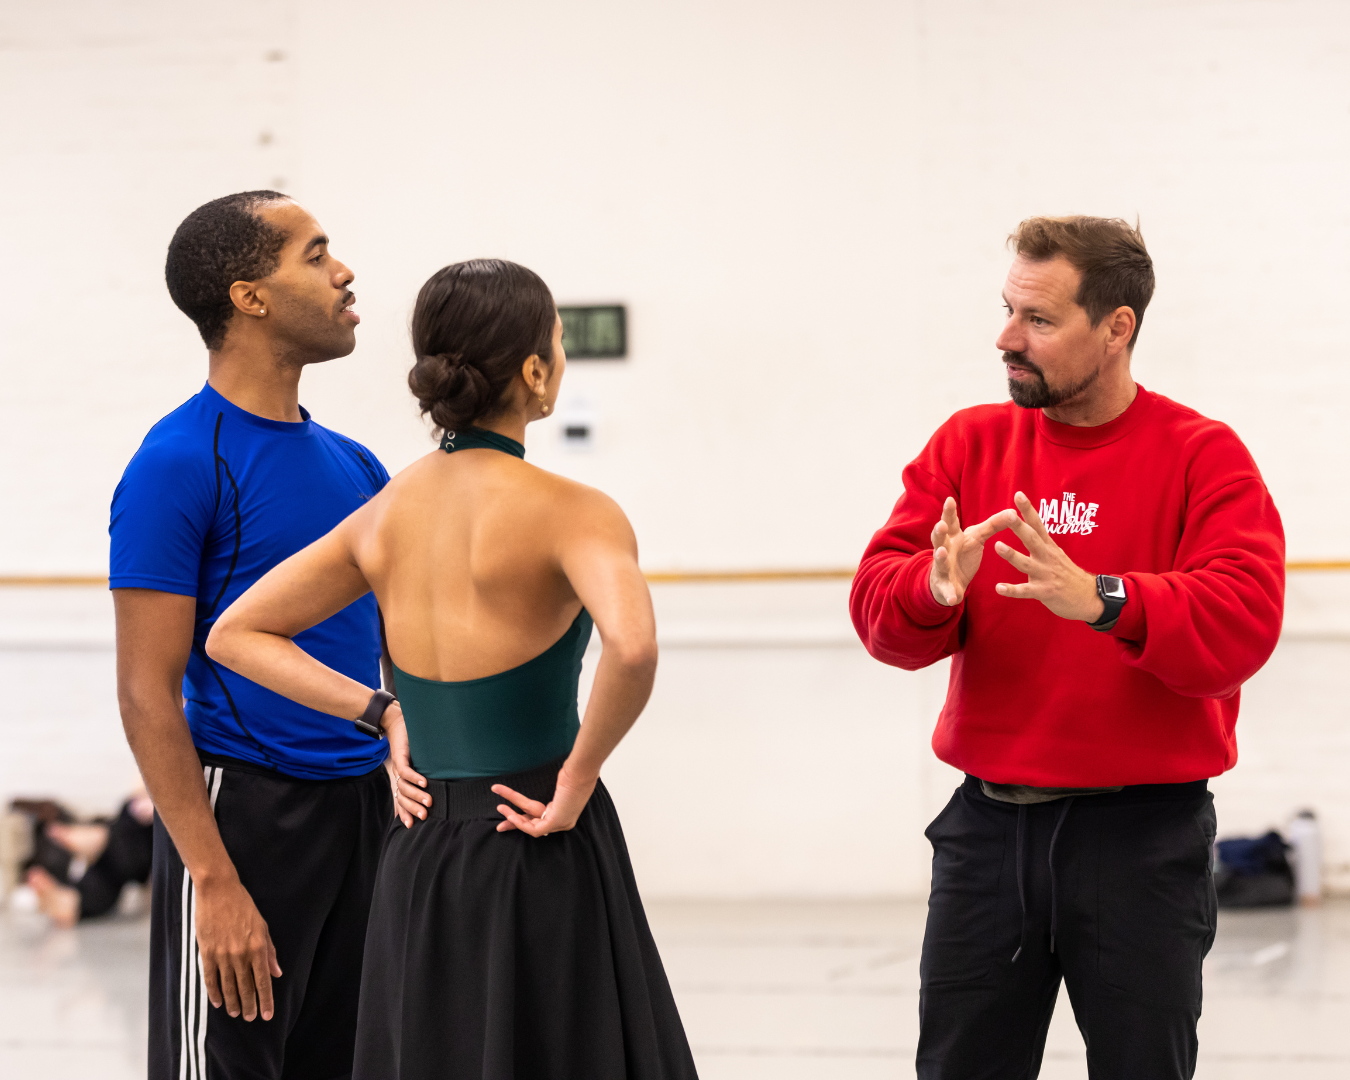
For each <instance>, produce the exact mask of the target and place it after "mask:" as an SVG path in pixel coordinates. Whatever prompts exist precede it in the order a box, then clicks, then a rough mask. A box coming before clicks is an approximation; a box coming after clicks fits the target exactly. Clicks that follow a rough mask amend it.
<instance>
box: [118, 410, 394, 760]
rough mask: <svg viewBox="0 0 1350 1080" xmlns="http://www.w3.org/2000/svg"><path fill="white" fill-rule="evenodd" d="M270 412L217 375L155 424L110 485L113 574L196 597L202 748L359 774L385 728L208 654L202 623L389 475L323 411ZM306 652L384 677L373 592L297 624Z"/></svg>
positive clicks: (196, 706) (380, 746)
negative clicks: (323, 708) (300, 700)
mask: <svg viewBox="0 0 1350 1080" xmlns="http://www.w3.org/2000/svg"><path fill="white" fill-rule="evenodd" d="M300 413H301V415H302V416H303V417H304V419H303V420H302V421H300V422H299V423H297V424H292V423H287V422H284V421H280V420H267V419H265V418H263V417H261V416H254V415H253V414H252V413H250V412H245V411H244V410H243V409H241V408H239V407H238V406H237V405H232V404H230V402H229V401H227V400H226V399H225V398H223V397H221V395H220V394H218V393H217V392H216V391H215V390H213V389H212V388H211V386H210V384H208V385H206V386H205V387H203V388H202V392H201V393H200V394H198V395H197V396H196V397H194V398H192V399H190V400H189V401H187V402H186V403H185V404H183V405H182V406H180V407H179V408H177V409H175V410H174V411H173V412H171V413H170V414H169V415H168V416H166V417H165V418H164V419H163V420H161V421H160V422H159V423H158V424H156V425H155V426H154V427H153V428H151V429H150V433H149V434H148V435H147V436H146V437H145V441H144V442H143V443H141V447H140V449H139V450H137V451H136V455H135V457H133V458H132V459H131V462H130V464H128V465H127V468H126V472H125V473H123V474H122V480H121V482H120V483H119V484H118V485H117V491H116V492H115V493H114V495H113V502H112V523H111V525H110V527H109V530H108V531H109V532H110V534H111V535H112V556H111V566H110V571H109V575H108V578H109V585H110V586H111V587H112V588H114V589H156V590H158V591H160V592H169V593H177V594H179V595H180V596H193V597H196V599H197V624H196V629H195V631H194V633H193V638H192V655H191V658H190V659H189V660H188V666H187V673H186V675H185V676H184V678H183V697H184V698H185V699H186V706H185V712H186V714H187V721H188V726H189V727H190V728H191V729H192V741H193V742H194V743H195V744H196V746H197V748H198V749H199V750H203V751H205V752H207V753H212V754H223V755H226V756H228V757H233V758H240V759H242V760H244V761H248V762H252V763H254V764H257V765H260V766H262V767H264V768H267V769H275V770H277V771H278V772H282V773H285V774H287V775H289V776H296V777H302V778H305V779H315V780H322V779H329V778H332V777H338V776H357V775H360V774H361V773H365V772H369V771H370V770H371V769H373V768H375V767H376V766H377V765H379V764H380V762H381V761H383V760H384V756H385V753H386V751H387V749H388V747H387V746H386V744H385V743H384V742H383V741H376V740H374V739H371V738H369V737H368V736H366V735H362V734H361V733H360V732H359V731H357V730H356V728H355V727H354V726H353V725H352V724H351V723H349V722H344V721H343V720H341V719H340V718H338V717H336V716H329V715H327V714H326V713H321V712H316V711H315V710H313V709H310V708H306V707H305V706H304V705H298V704H296V703H295V702H293V701H291V700H289V699H288V698H284V697H282V696H281V695H279V694H274V693H273V692H272V691H271V690H266V689H264V688H263V687H261V686H259V685H258V684H257V683H254V682H250V681H249V680H248V679H245V678H242V677H241V676H239V675H236V674H235V673H234V672H233V671H230V670H229V669H228V668H225V667H222V666H221V665H220V664H218V663H216V662H215V661H214V660H212V659H211V658H210V657H208V656H207V655H206V649H205V644H206V635H207V634H208V633H210V630H211V627H212V625H214V623H215V620H216V618H217V617H218V616H219V615H220V613H221V612H223V611H224V610H225V609H226V608H227V607H229V606H230V604H231V603H232V602H233V601H234V600H236V599H237V598H238V597H239V595H240V594H241V593H242V592H243V591H244V590H245V589H247V588H248V587H249V586H250V585H252V584H253V583H254V582H255V581H257V580H258V579H259V578H260V577H262V576H263V574H265V573H267V571H268V570H270V569H272V567H274V566H276V565H277V563H279V562H281V561H282V560H283V559H286V558H288V557H289V556H291V555H294V554H295V553H296V552H297V551H299V550H300V549H301V548H303V547H305V546H306V545H307V544H310V543H312V542H313V541H315V540H317V539H318V538H319V537H321V536H323V535H324V534H325V533H326V532H328V531H329V530H330V529H332V528H333V526H335V525H336V524H337V523H338V522H339V521H341V520H342V519H343V518H345V517H346V516H347V515H348V514H350V513H351V512H352V511H353V510H356V509H357V508H358V507H360V506H361V505H362V503H364V502H365V501H366V500H367V499H370V498H371V497H373V496H374V495H375V493H376V492H377V491H379V490H380V489H381V488H382V487H384V485H385V484H386V483H387V482H388V480H389V474H388V473H387V472H385V470H384V466H382V465H381V464H380V463H379V462H378V461H377V460H376V459H375V455H374V454H372V453H371V452H370V451H369V450H367V449H366V448H365V447H364V446H360V445H359V444H357V443H354V442H352V441H351V440H350V439H344V438H343V437H342V436H341V435H338V434H337V433H336V432H333V431H329V430H328V429H327V428H325V427H323V426H321V425H319V424H316V423H315V422H314V421H313V420H311V419H310V418H309V413H307V412H305V410H304V409H301V410H300ZM295 642H296V644H297V645H299V646H300V647H301V648H302V649H304V650H305V652H307V653H309V654H310V655H311V656H313V657H314V658H315V659H317V660H320V661H322V662H323V663H325V664H327V665H328V666H329V667H331V668H333V669H335V670H337V671H340V672H342V673H343V674H344V675H348V676H350V677H351V678H353V679H355V680H356V681H357V682H361V683H364V684H365V685H367V686H370V687H377V686H379V685H380V628H379V615H378V611H377V608H376V603H375V597H374V595H373V594H371V593H367V594H366V595H365V596H363V597H362V598H361V599H360V600H358V601H356V603H354V604H352V605H350V606H349V607H346V608H344V609H343V610H342V611H339V612H338V613H337V614H336V615H334V616H333V617H332V618H330V619H326V620H324V621H323V622H321V623H319V625H317V626H314V627H311V628H310V629H308V630H306V631H305V632H304V633H302V634H299V635H297V636H296V638H295Z"/></svg>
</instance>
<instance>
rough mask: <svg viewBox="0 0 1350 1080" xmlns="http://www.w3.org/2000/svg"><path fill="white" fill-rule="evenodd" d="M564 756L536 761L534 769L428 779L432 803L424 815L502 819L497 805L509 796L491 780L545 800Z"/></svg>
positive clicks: (438, 818) (441, 818) (450, 818)
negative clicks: (498, 791) (492, 774)
mask: <svg viewBox="0 0 1350 1080" xmlns="http://www.w3.org/2000/svg"><path fill="white" fill-rule="evenodd" d="M566 760H567V759H566V758H565V757H560V758H557V759H555V760H553V761H549V762H545V763H544V764H543V765H536V766H535V767H534V768H533V769H526V770H525V771H524V772H518V773H507V774H506V775H505V776H474V777H470V778H469V779H467V780H428V781H427V788H426V789H427V792H428V794H430V795H431V806H430V808H429V809H428V810H427V818H426V819H427V820H428V821H475V820H480V819H483V818H488V819H491V820H493V821H500V820H502V815H501V814H500V813H498V812H497V807H498V806H500V805H501V804H502V803H504V802H508V801H509V800H507V799H503V798H502V797H501V796H500V795H497V794H495V793H494V792H493V790H492V785H493V784H505V785H506V786H507V787H509V788H511V789H512V790H514V791H518V792H520V793H521V794H522V795H525V796H528V797H529V798H531V799H538V800H539V801H540V802H541V803H547V802H548V801H549V800H550V799H552V798H553V789H554V787H555V786H557V783H558V770H559V769H560V768H562V763H563V762H564V761H566Z"/></svg>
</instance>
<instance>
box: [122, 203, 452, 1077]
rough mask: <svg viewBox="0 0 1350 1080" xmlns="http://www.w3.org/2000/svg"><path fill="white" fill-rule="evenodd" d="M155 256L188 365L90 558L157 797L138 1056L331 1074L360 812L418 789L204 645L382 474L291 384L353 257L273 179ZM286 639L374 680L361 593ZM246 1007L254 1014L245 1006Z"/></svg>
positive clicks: (212, 211)
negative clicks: (102, 546) (98, 560)
mask: <svg viewBox="0 0 1350 1080" xmlns="http://www.w3.org/2000/svg"><path fill="white" fill-rule="evenodd" d="M165 275H166V278H167V282H168V286H169V293H170V295H171V296H172V297H173V300H174V302H175V303H176V304H177V305H178V306H179V308H181V309H182V310H183V312H184V313H185V314H186V315H188V317H189V318H191V319H192V320H193V322H195V323H196V325H197V328H198V330H199V331H200V332H201V335H202V339H203V341H204V342H205V343H206V347H207V349H208V351H209V359H210V372H209V377H208V380H207V383H206V385H205V386H204V387H203V388H202V390H201V392H200V393H199V394H197V395H196V396H195V397H193V398H192V399H191V400H189V401H188V402H186V403H185V404H184V405H182V406H180V407H179V408H178V409H176V410H174V411H173V412H172V413H170V414H169V415H168V416H166V417H165V418H164V419H163V420H161V421H160V422H159V423H158V424H156V425H155V426H154V427H153V428H152V429H151V430H150V433H149V434H148V435H147V436H146V438H145V441H144V442H143V443H142V444H141V447H140V449H139V450H138V451H137V452H136V455H135V457H133V458H132V460H131V462H130V464H129V465H128V466H127V469H126V472H125V474H124V475H123V477H122V480H121V482H120V483H119V484H118V486H117V491H116V494H115V495H114V496H113V504H112V524H111V529H110V531H111V535H112V557H111V568H110V575H109V577H110V585H111V587H112V589H113V597H114V602H115V607H116V613H117V674H118V697H119V702H120V705H121V711H122V719H123V724H124V726H125V728H126V732H127V738H128V741H129V742H130V744H131V748H132V751H133V752H134V753H135V755H136V760H137V763H138V764H139V765H140V768H141V773H142V775H143V776H144V778H145V782H146V785H147V787H148V788H149V790H150V794H151V795H152V797H153V798H154V801H155V805H156V807H157V809H158V816H157V818H156V822H155V830H156V831H155V854H154V868H153V871H152V897H153V901H152V907H151V913H152V936H151V1002H150V1056H149V1061H150V1070H149V1071H150V1076H151V1077H152V1078H154V1080H205V1077H206V1076H207V1075H208V1074H209V1075H210V1076H211V1077H212V1078H213V1080H216V1078H226V1077H232V1076H240V1077H244V1076H247V1077H249V1078H263V1077H267V1078H273V1077H275V1078H281V1077H286V1078H292V1077H295V1078H300V1077H313V1078H315V1080H319V1078H330V1077H340V1076H345V1075H347V1074H348V1073H349V1072H350V1070H351V1059H352V1048H353V1040H354V1033H355V1024H356V995H357V989H358V987H359V985H360V981H361V979H360V974H361V956H362V948H363V943H364V935H365V926H366V917H367V913H368V911H369V906H370V896H371V889H372V887H373V883H374V875H375V866H376V862H377V861H378V857H379V849H380V845H381V841H382V837H383V833H384V830H385V829H386V827H387V826H388V824H389V819H390V811H391V809H397V811H398V813H399V816H400V817H401V818H402V819H403V820H404V822H405V824H406V823H408V822H409V821H410V815H411V814H419V815H420V814H424V813H425V811H424V810H423V808H422V807H421V806H420V805H416V804H414V803H413V802H411V801H409V800H406V799H404V798H403V797H402V796H400V795H399V794H398V784H397V781H396V780H395V779H394V774H393V773H392V771H391V772H390V780H389V781H387V780H386V779H385V777H384V774H383V772H382V770H381V763H382V762H385V760H386V755H387V753H388V750H389V746H388V743H387V742H385V741H384V740H374V739H371V738H369V737H368V736H366V735H364V734H362V733H361V732H359V731H358V730H357V729H356V728H355V727H354V726H353V725H351V724H343V723H342V722H340V721H336V720H334V718H333V717H331V716H326V715H324V714H322V713H318V712H315V711H313V710H311V709H307V708H304V707H303V706H300V705H297V704H295V703H294V702H291V701H289V700H288V699H286V698H283V697H280V696H279V695H277V694H274V693H272V692H271V691H269V690H265V689H263V688H262V687H261V686H258V685H257V684H255V683H252V682H249V681H248V680H247V679H243V678H241V677H240V676H238V675H236V674H234V673H233V672H232V671H229V670H228V669H226V668H223V667H221V666H220V665H219V664H216V663H214V662H213V661H212V660H211V659H210V658H209V657H208V656H207V654H206V651H205V649H204V647H203V646H204V643H205V641H206V636H207V634H208V633H209V632H210V630H211V627H212V625H213V623H214V620H215V619H216V618H217V617H218V616H219V615H220V614H221V612H223V611H224V610H225V609H226V608H227V607H228V606H229V605H230V603H231V602H232V601H233V600H234V599H235V598H237V597H238V596H239V595H240V594H241V593H242V592H243V591H244V590H245V589H247V588H248V587H249V586H250V585H251V584H253V582H255V581H256V580H257V579H258V578H259V577H261V576H262V575H263V574H265V573H266V572H267V571H268V570H270V569H271V568H272V567H273V566H275V565H276V564H277V563H279V562H281V561H282V560H283V559H286V558H287V557H289V556H290V555H292V554H294V553H295V552H297V551H299V550H300V549H301V548H303V547H305V546H306V545H308V544H310V543H311V542H313V541H314V540H316V539H318V538H319V537H320V536H322V535H324V533H326V532H328V531H329V530H330V529H331V528H332V527H333V526H334V525H336V524H337V523H338V522H339V521H341V520H342V519H343V518H344V517H346V516H347V515H348V514H350V513H351V512H352V511H353V510H355V509H357V507H359V506H360V505H361V504H362V503H363V502H364V501H365V500H367V499H369V498H371V497H372V496H374V495H375V493H376V492H378V491H379V490H380V488H381V487H383V486H384V484H385V483H386V482H387V481H388V479H389V477H388V474H387V473H386V472H385V470H384V468H383V466H381V465H380V463H379V462H378V461H377V460H376V459H375V456H374V455H373V454H372V453H371V452H370V451H369V450H367V449H365V447H363V446H360V445H359V444H357V443H355V442H353V441H352V440H350V439H346V438H344V437H343V436H341V435H338V434H337V433H335V432H332V431H329V430H328V429H327V428H324V427H321V426H320V425H319V424H317V423H315V422H314V421H313V420H312V419H310V416H309V413H308V412H306V411H305V410H304V409H303V408H301V407H300V404H299V397H298V394H299V382H300V375H301V372H302V371H303V370H304V368H305V366H306V365H308V364H313V363H322V362H324V361H327V360H331V359H334V358H336V357H340V356H346V355H347V354H349V353H350V352H351V351H352V349H353V348H355V345H356V334H355V331H356V326H357V324H358V323H359V322H360V319H359V317H358V316H357V314H356V312H355V311H354V310H353V309H352V304H353V301H354V299H355V298H354V296H353V294H352V292H351V291H350V285H351V282H352V279H353V275H352V273H351V271H350V270H348V269H347V267H346V266H344V265H343V264H342V263H341V262H339V261H338V260H337V259H335V258H334V257H333V256H332V255H331V254H330V253H329V250H328V238H327V237H326V236H325V235H324V234H323V230H322V229H321V228H320V227H319V224H318V222H316V221H315V220H314V219H313V218H312V217H311V216H310V215H309V214H308V213H307V212H306V211H305V210H303V209H302V208H301V207H299V206H298V205H296V204H295V203H294V202H292V201H291V200H290V199H288V198H287V197H286V196H284V195H281V194H280V193H278V192H273V191H253V192H245V193H242V194H238V195H231V196H227V197H226V198H223V199H217V200H215V201H214V202H210V203H207V204H206V205H204V206H202V207H199V208H198V209H197V210H195V211H194V212H193V213H192V214H190V215H189V216H188V217H187V219H186V220H184V222H183V223H182V225H180V226H179V228H178V231H177V232H176V233H175V235H174V238H173V240H172V242H171V243H170V245H169V254H168V261H167V264H166V269H165ZM297 642H298V643H300V644H301V645H302V646H303V648H304V649H305V650H306V651H307V652H309V653H311V654H312V655H314V656H316V657H318V658H319V659H321V660H322V661H323V662H324V663H326V664H328V665H329V666H330V667H333V668H335V669H336V670H338V671H341V672H343V673H344V674H346V675H348V676H350V677H351V678H354V679H358V680H360V681H362V682H364V683H366V684H367V685H369V686H372V687H377V686H379V685H380V666H381V644H380V623H379V611H378V609H377V607H376V603H375V598H374V597H373V596H372V595H369V594H368V595H366V596H365V597H362V598H361V599H360V600H358V601H357V602H356V603H354V604H352V605H351V606H350V607H348V608H346V609H344V610H343V611H341V612H339V613H338V614H337V615H335V616H333V617H332V618H331V619H328V620H327V621H326V622H323V623H320V624H319V625H318V626H315V627H314V628H313V629H311V630H308V631H306V632H305V633H304V634H302V635H301V636H300V638H298V639H297ZM391 781H392V786H393V790H394V796H393V799H394V806H391V794H390V790H391V788H390V784H391ZM283 971H284V972H285V976H284V977H283V976H282V972H283ZM274 979H275V980H277V981H276V983H275V985H274V984H273V980H274ZM207 1001H210V1003H211V1004H212V1005H214V1006H216V1007H217V1008H216V1009H210V1010H209V1009H207V1008H206V1003H207ZM221 1005H224V1010H223V1011H222V1010H221V1009H220V1006H221ZM259 1015H261V1017H262V1019H263V1020H264V1021H269V1022H268V1023H264V1024H253V1023H249V1022H250V1021H252V1020H254V1018H255V1017H256V1016H259Z"/></svg>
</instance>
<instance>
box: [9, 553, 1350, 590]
mask: <svg viewBox="0 0 1350 1080" xmlns="http://www.w3.org/2000/svg"><path fill="white" fill-rule="evenodd" d="M1284 567H1285V569H1286V570H1288V571H1289V572H1290V573H1295V572H1299V571H1317V570H1350V559H1292V560H1290V561H1289V562H1287V563H1285V564H1284ZM855 573H856V570H854V569H851V568H846V567H823V568H818V569H813V570H648V571H645V572H644V575H643V576H644V577H646V579H647V580H648V581H650V582H651V583H652V584H653V585H679V584H699V583H716V582H729V583H730V582H738V581H764V582H768V581H850V580H852V578H853V575H854V574H855ZM63 585H87V586H88V585H93V586H100V587H103V588H106V587H107V585H108V579H107V578H106V577H101V576H99V575H92V574H91V575H84V574H8V575H4V574H0V588H6V587H14V586H18V587H22V586H33V587H40V586H47V587H53V586H63Z"/></svg>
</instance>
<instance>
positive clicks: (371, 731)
mask: <svg viewBox="0 0 1350 1080" xmlns="http://www.w3.org/2000/svg"><path fill="white" fill-rule="evenodd" d="M395 700H396V699H395V697H394V695H393V694H391V693H390V692H389V691H388V690H376V691H375V693H373V694H371V695H370V704H369V705H367V706H366V711H365V712H363V713H362V714H361V715H360V717H359V718H358V719H356V720H353V721H352V723H353V724H355V725H356V730H357V731H359V732H361V733H362V734H363V735H369V736H370V737H371V738H372V739H383V738H384V728H382V727H380V717H382V716H383V715H384V710H385V709H387V708H389V706H390V705H392V704H393V703H394V701H395Z"/></svg>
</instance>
